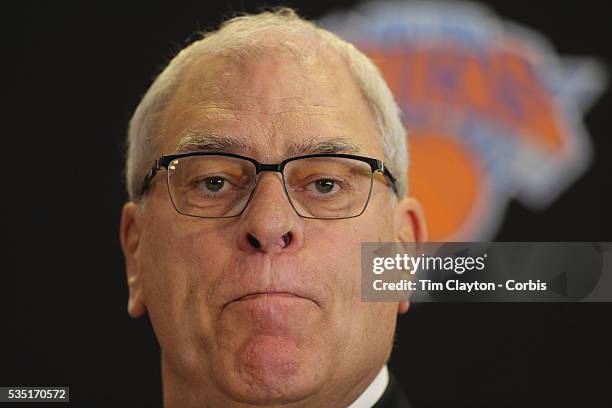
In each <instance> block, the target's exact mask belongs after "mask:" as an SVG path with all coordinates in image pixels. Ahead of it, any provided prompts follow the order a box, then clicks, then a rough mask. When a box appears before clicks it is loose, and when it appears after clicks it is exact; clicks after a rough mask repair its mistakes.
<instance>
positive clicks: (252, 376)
mask: <svg viewBox="0 0 612 408" xmlns="http://www.w3.org/2000/svg"><path fill="white" fill-rule="evenodd" d="M321 354H323V353H321V350H320V348H316V347H314V345H310V347H306V345H305V344H303V343H302V344H298V343H296V341H295V340H294V339H290V338H286V337H279V336H269V335H256V336H253V337H251V338H250V339H249V340H248V341H247V343H246V344H245V345H244V347H243V348H242V349H241V350H239V351H238V353H237V354H236V358H235V360H234V362H233V370H232V371H233V373H234V374H233V375H230V376H227V377H226V380H230V381H231V383H230V384H227V386H229V388H231V389H232V392H231V394H234V396H235V397H236V399H238V400H240V401H243V402H250V403H279V404H280V403H287V402H292V401H298V400H302V399H304V398H306V397H308V396H309V395H311V394H313V393H315V392H316V391H317V390H318V389H319V388H321V387H322V386H323V385H324V383H323V379H324V378H325V376H324V375H323V374H324V373H325V372H326V371H327V370H328V369H329V368H330V367H326V366H325V365H324V360H323V359H322V358H321V357H320V356H321Z"/></svg>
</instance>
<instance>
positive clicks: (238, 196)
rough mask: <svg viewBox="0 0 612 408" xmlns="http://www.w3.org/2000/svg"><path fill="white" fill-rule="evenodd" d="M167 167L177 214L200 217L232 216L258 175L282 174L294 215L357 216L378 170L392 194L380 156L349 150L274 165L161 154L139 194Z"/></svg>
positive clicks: (224, 156) (220, 156)
mask: <svg viewBox="0 0 612 408" xmlns="http://www.w3.org/2000/svg"><path fill="white" fill-rule="evenodd" d="M161 169H166V172H167V178H166V181H167V186H168V192H169V194H170V199H171V201H172V204H173V205H174V208H175V209H176V211H177V212H179V213H180V214H184V215H188V216H192V217H200V218H230V217H237V216H239V215H240V214H242V212H243V211H244V209H245V208H246V207H247V205H248V204H249V201H250V200H251V197H252V196H253V192H254V191H255V187H256V186H257V180H258V177H257V176H258V175H259V173H261V172H264V171H273V172H279V173H281V178H282V181H283V187H284V189H285V193H286V194H287V197H288V198H289V202H290V203H291V205H292V207H293V208H294V209H295V211H296V212H297V214H298V215H299V216H301V217H304V218H312V219H323V220H334V219H342V218H353V217H358V216H360V215H361V214H363V212H364V211H365V209H366V206H367V205H368V202H369V200H370V195H371V193H372V184H373V180H374V174H375V173H376V172H380V173H381V174H382V175H383V176H384V177H385V178H386V179H387V180H389V182H390V186H391V188H392V189H393V190H394V192H395V193H396V194H397V187H396V180H395V177H393V175H392V174H391V172H390V171H389V170H388V169H387V168H386V166H385V165H384V163H383V162H382V161H380V160H377V159H373V158H369V157H362V156H355V155H351V154H339V153H325V154H324V153H322V154H309V155H305V156H298V157H292V158H289V159H286V160H284V161H282V162H280V163H278V164H263V163H259V162H258V161H257V160H255V159H252V158H250V157H245V156H240V155H237V154H232V153H217V152H191V153H182V154H171V155H164V156H161V157H160V158H159V159H157V160H156V161H155V164H154V165H153V167H152V168H151V170H149V172H148V173H147V175H146V176H145V178H144V182H143V188H142V194H144V192H145V191H146V190H147V189H148V187H149V185H150V183H151V180H153V178H154V177H155V175H156V174H157V173H158V172H159V171H160V170H161Z"/></svg>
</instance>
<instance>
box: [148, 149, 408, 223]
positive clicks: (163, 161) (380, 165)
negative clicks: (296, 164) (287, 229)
mask: <svg viewBox="0 0 612 408" xmlns="http://www.w3.org/2000/svg"><path fill="white" fill-rule="evenodd" d="M191 156H225V157H233V158H236V159H242V160H246V161H249V162H251V163H253V165H254V166H255V176H257V175H258V174H259V173H261V172H264V171H272V172H278V173H280V174H281V178H282V181H283V183H282V184H283V189H284V190H285V194H286V195H287V198H288V199H289V203H290V204H291V206H292V207H293V209H294V210H295V212H296V213H297V214H298V215H299V216H300V217H302V218H308V219H316V220H338V219H347V218H355V217H359V216H360V215H361V214H363V213H364V211H365V209H366V208H367V207H368V203H369V202H370V196H371V195H372V182H373V180H374V173H375V172H377V171H380V172H381V173H382V174H383V175H384V176H385V178H386V179H387V180H389V182H390V184H391V188H392V189H393V191H394V192H395V194H396V195H397V194H399V193H398V190H397V179H396V178H395V177H394V176H393V174H391V172H390V171H389V169H388V168H387V166H385V163H384V162H383V161H381V160H378V159H374V158H371V157H365V156H357V155H354V154H345V153H315V154H307V155H302V156H295V157H290V158H288V159H285V160H283V161H282V162H280V163H260V162H258V161H257V160H255V159H253V158H252V157H247V156H241V155H239V154H234V153H226V152H187V153H178V154H166V155H163V156H160V157H159V158H158V159H157V160H155V163H154V164H153V166H152V167H151V169H150V170H149V171H148V172H147V174H146V175H145V177H144V180H143V183H142V188H141V189H140V195H139V196H140V197H142V196H143V195H144V194H145V193H146V191H147V190H148V188H149V186H150V184H151V181H152V180H153V178H154V177H155V175H156V174H157V173H158V172H159V171H160V170H161V169H166V172H168V166H169V165H170V163H171V162H172V161H173V160H176V159H181V158H185V157H191ZM313 157H339V158H345V159H354V160H359V161H361V162H364V163H367V164H369V165H370V168H371V169H372V180H371V181H370V192H369V193H368V199H367V201H366V203H365V205H364V206H363V209H362V210H361V212H360V213H359V214H357V215H352V216H350V217H334V218H320V217H307V216H304V215H302V214H300V212H299V211H298V210H297V209H296V208H295V205H293V201H292V200H291V196H290V195H289V192H288V191H287V185H286V183H285V174H284V170H285V166H286V165H287V164H288V163H290V162H292V161H296V160H300V159H307V158H313ZM168 175H170V173H169V172H168ZM166 186H167V188H168V194H169V196H170V201H171V202H172V206H173V207H174V209H175V210H176V211H177V212H178V213H179V214H182V215H186V216H189V217H196V218H212V219H216V218H234V217H238V216H240V215H241V214H242V213H243V212H244V210H245V209H246V208H247V207H248V206H249V203H250V201H251V198H252V197H253V192H254V191H255V189H256V188H257V178H256V179H255V185H254V186H253V190H252V191H251V194H250V196H249V198H248V200H247V202H246V204H245V205H244V208H243V209H242V210H241V211H240V212H239V213H238V214H235V215H229V216H222V217H205V216H199V215H193V214H187V213H184V212H181V211H180V210H179V209H178V208H176V205H175V203H174V200H173V198H172V193H171V192H170V183H169V180H168V177H167V178H166Z"/></svg>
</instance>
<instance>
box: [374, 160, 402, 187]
mask: <svg viewBox="0 0 612 408" xmlns="http://www.w3.org/2000/svg"><path fill="white" fill-rule="evenodd" d="M378 169H379V170H380V171H381V172H382V173H383V175H384V176H385V177H386V178H387V179H389V181H390V182H391V188H392V189H393V191H394V192H395V194H397V195H399V191H398V190H397V179H396V178H395V177H394V176H393V174H391V172H390V171H389V169H387V166H385V163H384V162H382V161H380V160H378Z"/></svg>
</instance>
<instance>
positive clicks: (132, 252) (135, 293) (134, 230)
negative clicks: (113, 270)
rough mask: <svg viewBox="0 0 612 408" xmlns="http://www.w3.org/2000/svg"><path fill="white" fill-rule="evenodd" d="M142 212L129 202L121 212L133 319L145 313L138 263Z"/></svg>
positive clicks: (121, 234) (121, 229)
mask: <svg viewBox="0 0 612 408" xmlns="http://www.w3.org/2000/svg"><path fill="white" fill-rule="evenodd" d="M139 216H140V210H139V208H138V204H136V203H134V202H131V201H130V202H128V203H126V204H125V205H124V206H123V210H122V212H121V226H120V231H119V235H120V236H119V238H120V240H121V249H122V250H123V255H124V256H125V271H126V275H127V282H128V288H129V291H130V293H129V298H128V314H129V315H130V316H131V317H133V318H138V317H140V316H142V315H143V314H144V313H145V311H146V307H145V303H144V298H143V288H142V278H143V277H142V276H141V271H140V268H139V263H138V245H139V244H140V236H141V235H140V233H141V225H140V221H141V220H140V219H139Z"/></svg>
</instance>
